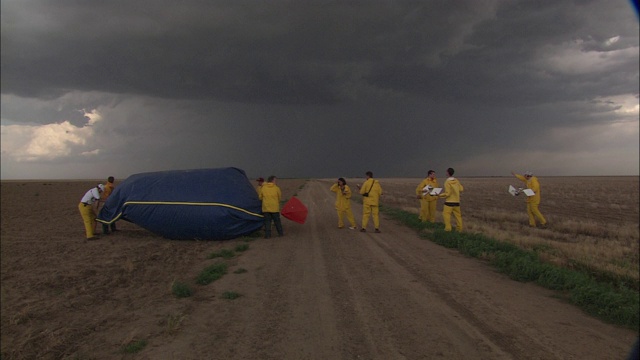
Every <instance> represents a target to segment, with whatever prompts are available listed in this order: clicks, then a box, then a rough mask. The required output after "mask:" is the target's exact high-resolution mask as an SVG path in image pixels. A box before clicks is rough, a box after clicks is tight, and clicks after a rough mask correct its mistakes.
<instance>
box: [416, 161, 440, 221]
mask: <svg viewBox="0 0 640 360" xmlns="http://www.w3.org/2000/svg"><path fill="white" fill-rule="evenodd" d="M425 187H427V191H425V190H424V188H425ZM437 187H438V179H436V172H435V171H433V170H429V171H428V172H427V177H426V178H425V179H424V180H422V182H421V183H420V184H419V185H418V187H417V188H416V197H417V198H418V199H420V216H419V217H418V219H419V220H421V221H422V222H427V221H428V222H432V223H434V222H436V204H437V200H438V196H437V195H431V194H430V192H431V190H433V189H435V188H437Z"/></svg>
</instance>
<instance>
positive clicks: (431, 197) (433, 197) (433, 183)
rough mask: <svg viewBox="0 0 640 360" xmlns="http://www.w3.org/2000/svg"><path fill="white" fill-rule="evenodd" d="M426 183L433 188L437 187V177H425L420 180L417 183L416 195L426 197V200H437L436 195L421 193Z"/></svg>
mask: <svg viewBox="0 0 640 360" xmlns="http://www.w3.org/2000/svg"><path fill="white" fill-rule="evenodd" d="M427 185H430V186H431V187H432V188H434V189H435V188H437V187H438V179H433V180H431V178H426V179H424V180H422V182H421V183H420V185H418V187H417V188H416V195H420V196H422V198H423V199H426V200H427V201H436V200H438V196H437V195H429V193H427V194H426V195H423V194H422V189H424V187H425V186H427Z"/></svg>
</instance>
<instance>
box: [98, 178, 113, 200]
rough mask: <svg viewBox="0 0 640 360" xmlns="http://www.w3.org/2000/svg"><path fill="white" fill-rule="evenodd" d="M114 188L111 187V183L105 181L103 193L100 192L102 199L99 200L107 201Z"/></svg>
mask: <svg viewBox="0 0 640 360" xmlns="http://www.w3.org/2000/svg"><path fill="white" fill-rule="evenodd" d="M114 188H115V186H114V185H113V183H112V182H109V181H107V183H106V184H105V185H104V191H103V192H102V198H101V199H100V200H102V201H107V198H109V195H111V193H112V192H113V189H114Z"/></svg>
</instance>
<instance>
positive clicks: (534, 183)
mask: <svg viewBox="0 0 640 360" xmlns="http://www.w3.org/2000/svg"><path fill="white" fill-rule="evenodd" d="M515 176H516V177H517V178H518V179H519V180H520V181H522V182H523V183H525V184H526V185H527V189H531V190H533V192H534V193H536V194H535V195H533V196H527V202H532V203H535V204H539V203H540V182H538V178H537V177H535V176H532V177H531V179H529V180H527V178H526V177H524V176H522V175H520V174H515Z"/></svg>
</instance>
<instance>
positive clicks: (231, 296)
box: [222, 291, 242, 300]
mask: <svg viewBox="0 0 640 360" xmlns="http://www.w3.org/2000/svg"><path fill="white" fill-rule="evenodd" d="M240 296H242V295H240V294H238V293H237V292H235V291H225V292H224V293H222V298H223V299H228V300H234V299H237V298H239V297H240Z"/></svg>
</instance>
